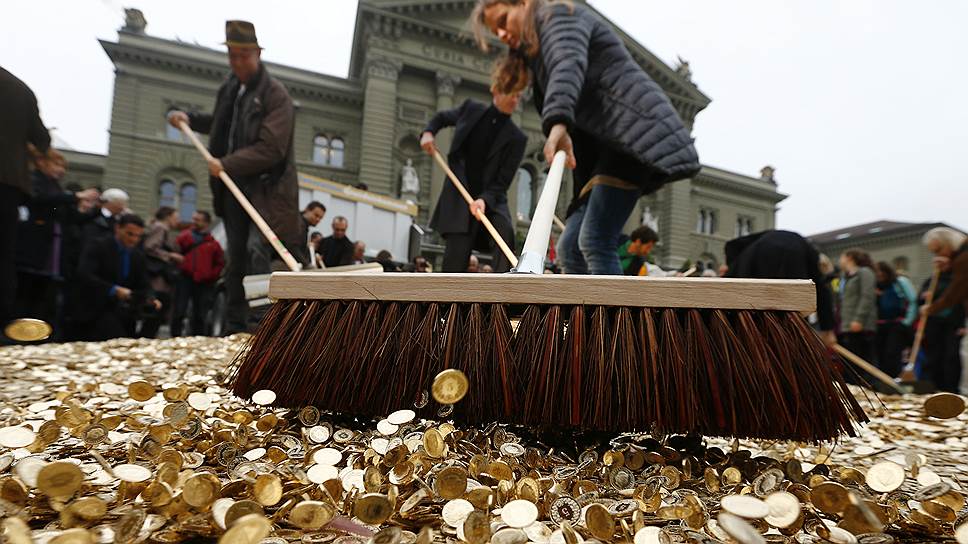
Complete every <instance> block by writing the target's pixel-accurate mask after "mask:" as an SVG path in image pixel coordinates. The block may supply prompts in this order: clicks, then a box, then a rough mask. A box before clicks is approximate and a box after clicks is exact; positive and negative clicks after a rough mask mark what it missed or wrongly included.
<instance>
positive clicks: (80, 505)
mask: <svg viewBox="0 0 968 544" xmlns="http://www.w3.org/2000/svg"><path fill="white" fill-rule="evenodd" d="M70 509H71V511H72V512H73V513H74V514H75V515H76V516H78V517H80V518H82V519H84V520H87V521H97V520H99V519H101V518H103V517H104V516H105V514H107V513H108V505H107V503H106V502H104V499H101V498H100V497H81V498H80V499H77V500H76V501H74V502H72V503H71V505H70Z"/></svg>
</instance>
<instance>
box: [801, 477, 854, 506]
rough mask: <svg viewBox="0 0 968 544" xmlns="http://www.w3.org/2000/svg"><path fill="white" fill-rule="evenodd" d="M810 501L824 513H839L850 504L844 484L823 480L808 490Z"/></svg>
mask: <svg viewBox="0 0 968 544" xmlns="http://www.w3.org/2000/svg"><path fill="white" fill-rule="evenodd" d="M810 502H812V503H813V505H814V506H816V507H817V509H818V510H820V511H821V512H823V513H825V514H839V513H841V512H843V511H844V509H845V508H847V505H848V504H850V496H849V494H848V492H847V489H846V488H845V487H844V486H842V485H840V484H838V483H836V482H823V483H821V484H818V485H816V486H814V488H813V489H812V490H811V491H810Z"/></svg>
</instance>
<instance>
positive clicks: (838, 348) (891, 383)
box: [834, 344, 904, 395]
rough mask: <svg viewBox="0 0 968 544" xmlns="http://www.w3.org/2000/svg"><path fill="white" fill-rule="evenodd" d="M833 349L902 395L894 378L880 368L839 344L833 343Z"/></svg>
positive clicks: (901, 390)
mask: <svg viewBox="0 0 968 544" xmlns="http://www.w3.org/2000/svg"><path fill="white" fill-rule="evenodd" d="M834 351H836V352H837V353H839V354H840V356H841V357H843V358H844V359H847V360H848V361H850V362H851V363H854V364H855V365H856V366H858V367H860V368H862V369H863V370H866V371H867V373H868V374H870V375H871V376H873V377H874V378H876V379H877V381H879V382H881V383H883V384H884V385H886V386H888V387H890V388H891V389H893V390H895V391H897V392H898V393H900V394H902V395H903V394H904V390H903V389H901V388H900V387H899V386H898V385H897V384H896V383H894V380H893V379H891V377H890V376H888V375H887V374H885V373H883V372H881V369H879V368H877V367H876V366H874V365H872V364H870V363H868V362H867V361H865V360H863V359H861V358H860V357H858V356H857V355H855V354H854V352H852V351H850V350H849V349H847V348H845V347H844V346H841V345H840V344H834Z"/></svg>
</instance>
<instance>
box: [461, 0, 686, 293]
mask: <svg viewBox="0 0 968 544" xmlns="http://www.w3.org/2000/svg"><path fill="white" fill-rule="evenodd" d="M471 17H472V20H471V23H472V25H473V27H474V30H475V35H476V37H477V41H478V44H479V45H480V47H481V48H482V49H483V50H484V51H488V49H489V47H490V46H489V36H488V34H489V33H490V34H493V35H495V36H497V37H498V38H499V39H500V40H501V41H502V42H504V43H505V44H506V45H507V46H508V48H509V51H508V53H507V54H506V55H505V56H504V57H503V58H501V59H500V60H499V61H498V62H497V63H496V65H495V70H494V85H495V87H496V89H497V91H498V92H501V93H506V94H515V93H519V92H521V91H523V90H524V89H525V88H526V87H527V86H528V84H529V83H530V84H531V85H532V86H533V90H534V98H535V103H536V106H537V108H538V111H539V112H541V125H542V129H543V131H544V134H545V136H547V142H546V144H545V148H544V155H545V159H546V160H547V161H548V162H549V163H550V162H551V159H552V157H553V156H554V154H555V152H556V151H559V150H562V151H564V152H565V153H567V156H568V158H567V165H568V167H569V168H572V169H573V179H574V184H573V198H572V202H571V205H570V206H569V207H568V212H567V217H568V219H567V221H566V223H565V224H566V228H565V232H564V233H563V234H562V236H561V238H560V239H559V242H558V252H559V254H560V255H561V257H562V261H563V265H564V270H565V273H567V274H610V275H621V274H622V267H621V264H620V263H619V257H618V254H617V252H616V248H617V247H618V241H619V236H620V234H621V232H622V228H623V227H624V226H625V222H626V220H627V219H628V217H629V215H630V214H631V213H632V210H633V209H634V208H635V203H636V201H637V200H638V198H639V197H640V196H641V195H644V194H649V193H654V192H655V191H657V190H659V188H661V187H662V186H663V185H665V184H666V183H669V182H672V181H676V180H680V179H685V178H688V177H691V176H693V175H695V174H696V173H697V172H699V168H700V164H699V157H698V155H697V153H696V149H695V147H694V146H693V140H692V138H691V137H690V135H689V130H688V129H687V128H686V127H685V125H684V124H683V123H682V120H681V119H680V118H679V115H678V114H677V113H676V110H675V108H674V107H673V106H672V103H671V102H670V101H669V98H668V97H667V96H666V95H665V93H664V92H663V91H662V89H661V88H660V87H659V85H658V84H656V82H655V81H653V80H652V78H651V77H649V76H648V75H647V74H646V73H645V71H644V70H643V69H642V68H641V67H640V66H639V65H638V64H637V63H636V62H635V60H634V59H633V58H632V56H631V55H630V54H629V52H628V50H627V49H626V48H625V45H624V44H623V43H622V40H621V38H619V36H618V35H617V34H616V33H615V31H614V30H612V29H611V27H610V26H609V25H608V23H606V22H605V21H604V20H602V19H601V18H600V17H599V16H598V15H596V14H595V13H594V12H593V11H592V10H589V9H587V8H585V7H584V6H581V5H579V4H577V3H576V4H572V3H571V2H566V1H552V0H479V1H478V4H477V7H476V8H475V10H474V13H473V15H472V16H471Z"/></svg>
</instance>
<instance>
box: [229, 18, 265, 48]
mask: <svg viewBox="0 0 968 544" xmlns="http://www.w3.org/2000/svg"><path fill="white" fill-rule="evenodd" d="M225 45H227V46H229V47H249V48H253V49H262V47H260V46H259V40H258V39H256V37H255V25H253V24H252V23H250V22H249V21H225Z"/></svg>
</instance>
